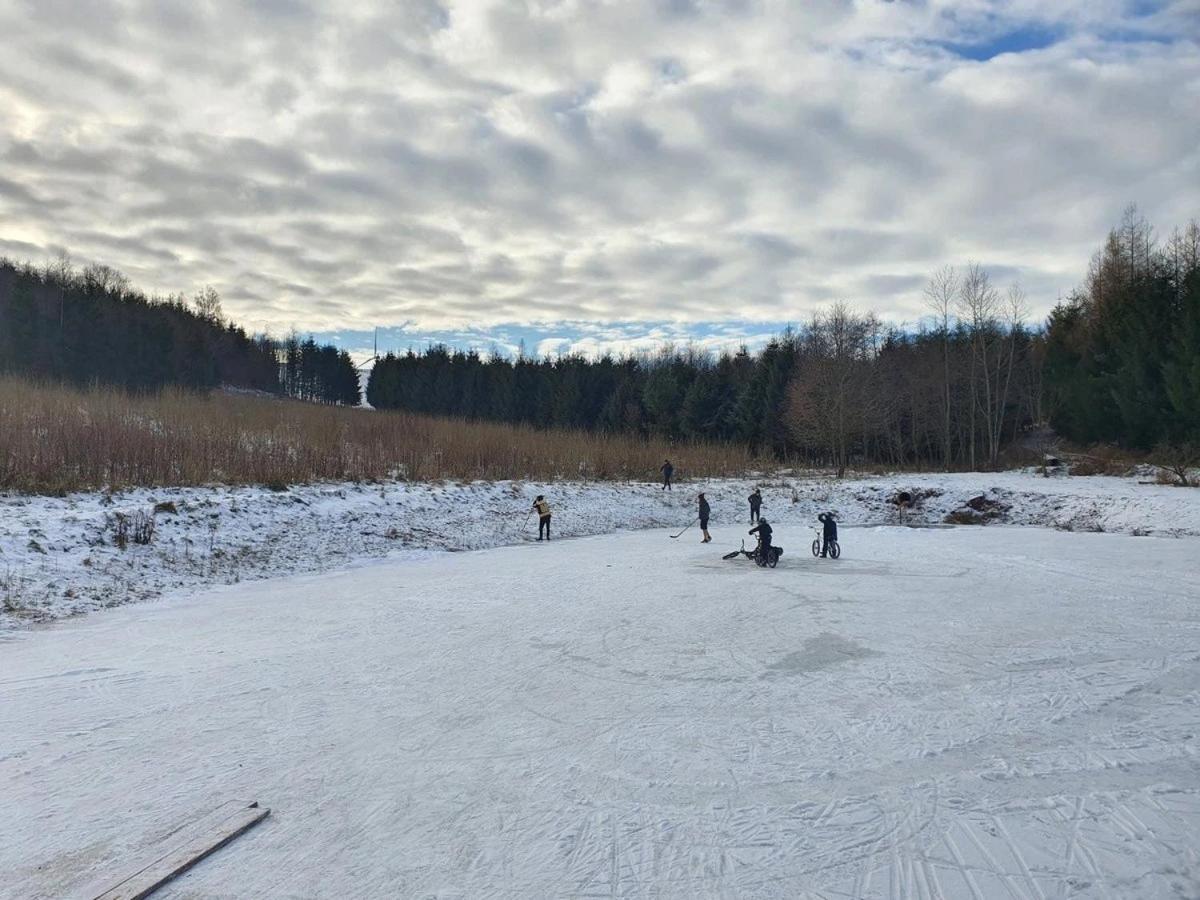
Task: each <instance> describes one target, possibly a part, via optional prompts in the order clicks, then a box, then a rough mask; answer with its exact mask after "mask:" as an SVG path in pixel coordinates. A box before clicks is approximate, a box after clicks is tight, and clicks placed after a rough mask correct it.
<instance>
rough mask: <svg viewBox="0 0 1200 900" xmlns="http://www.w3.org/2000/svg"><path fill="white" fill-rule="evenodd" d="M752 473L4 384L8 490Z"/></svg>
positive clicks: (573, 437) (98, 390) (559, 442)
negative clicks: (670, 469)
mask: <svg viewBox="0 0 1200 900" xmlns="http://www.w3.org/2000/svg"><path fill="white" fill-rule="evenodd" d="M667 457H670V459H671V461H672V462H673V463H674V464H675V467H676V469H677V470H678V471H679V473H680V475H682V476H685V477H687V476H692V477H716V476H733V475H740V474H744V473H745V472H747V471H749V470H750V469H752V468H753V459H752V458H751V457H750V456H749V454H748V453H747V451H746V450H745V449H744V448H741V447H735V446H729V445H722V444H692V443H689V444H671V443H668V442H666V441H658V440H642V439H639V438H635V437H629V436H610V435H600V434H591V433H587V432H580V431H540V430H537V429H533V428H526V427H520V426H510V425H502V424H494V423H487V422H467V421H462V420H455V419H439V418H431V417H428V416H419V415H411V414H406V413H396V412H376V411H371V410H362V409H347V408H341V407H331V406H319V405H315V404H309V403H302V402H299V401H294V400H282V399H276V398H272V397H268V396H245V395H238V394H229V393H225V392H213V393H210V394H197V393H189V392H187V391H182V390H164V391H161V392H159V393H157V394H150V395H131V394H127V393H124V392H122V391H120V390H117V389H114V388H108V387H94V388H89V389H77V388H73V387H68V386H63V385H58V384H36V383H32V382H29V381H25V380H23V379H19V378H12V377H0V490H7V491H17V492H22V493H39V494H61V493H65V492H68V491H78V490H96V489H102V488H108V489H112V490H120V489H125V488H130V487H162V486H172V485H199V484H214V483H216V484H264V485H270V486H273V487H283V486H285V485H288V484H299V483H306V482H314V481H379V480H385V479H403V480H410V481H438V480H444V479H452V480H464V481H465V480H475V479H483V480H501V479H536V480H543V481H548V480H559V479H584V480H627V479H633V480H645V479H651V478H655V477H657V472H658V467H659V466H660V465H661V464H662V461H663V459H665V458H667Z"/></svg>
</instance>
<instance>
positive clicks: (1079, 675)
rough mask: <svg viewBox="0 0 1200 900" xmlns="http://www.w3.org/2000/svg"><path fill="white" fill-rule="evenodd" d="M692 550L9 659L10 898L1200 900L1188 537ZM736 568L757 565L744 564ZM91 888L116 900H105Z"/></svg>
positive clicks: (721, 545)
mask: <svg viewBox="0 0 1200 900" xmlns="http://www.w3.org/2000/svg"><path fill="white" fill-rule="evenodd" d="M846 538H847V540H846V541H845V545H846V546H845V555H844V556H843V558H842V559H841V560H838V561H830V560H814V559H812V558H811V557H810V556H808V555H807V554H806V553H801V552H800V551H801V550H804V548H806V547H807V544H808V542H809V539H810V533H809V531H808V530H807V529H790V528H781V529H780V530H779V531H777V543H780V544H782V545H783V546H784V547H786V548H789V550H788V554H787V555H785V556H784V558H783V561H782V562H781V564H780V567H779V568H778V569H776V570H774V571H771V570H761V569H757V568H755V567H754V566H753V565H752V564H750V563H749V562H748V561H745V560H740V561H732V562H723V561H721V560H720V559H719V557H720V554H721V553H722V552H724V551H725V550H727V549H729V547H727V546H726V544H728V543H729V541H730V540H731V539H732V540H736V539H734V538H732V532H730V534H728V535H727V534H724V533H720V534H718V535H717V540H716V542H714V543H713V544H711V545H707V546H703V547H701V546H699V545H698V544H684V543H682V542H675V541H669V540H667V538H666V533H665V532H648V533H642V534H629V535H621V536H616V537H599V538H587V539H580V540H573V541H562V542H555V543H552V544H549V545H546V546H528V545H526V546H522V547H514V548H507V549H497V550H489V551H481V552H477V553H465V554H454V555H450V556H442V557H438V558H432V559H428V560H418V561H410V562H404V563H386V564H380V565H378V566H374V567H368V568H360V569H357V570H354V571H352V572H349V573H341V574H338V575H336V576H335V575H325V576H312V577H302V578H291V579H286V580H275V581H267V582H260V583H256V584H253V585H248V586H239V587H231V588H225V589H221V590H219V591H216V592H210V593H209V594H207V595H205V596H203V597H197V598H193V599H188V600H179V601H169V602H164V603H160V604H154V605H146V606H137V607H126V608H122V609H116V610H111V611H108V612H103V613H99V614H96V615H93V616H90V617H88V618H87V619H82V620H74V621H66V622H63V623H60V624H57V625H54V626H50V627H45V628H40V629H36V628H35V629H30V630H27V631H23V632H18V633H14V634H11V635H9V636H7V637H6V638H5V639H4V640H3V641H0V711H2V716H0V718H2V719H3V727H0V795H2V796H3V798H4V803H3V804H2V805H0V833H2V834H3V835H4V839H3V841H0V872H3V873H5V874H4V877H3V878H2V879H0V896H4V897H13V898H17V897H20V898H29V897H60V896H94V895H95V893H99V890H102V889H103V888H104V887H105V886H106V878H109V877H111V876H112V875H113V874H114V873H118V872H120V871H121V869H122V865H123V863H125V862H126V861H127V860H128V859H130V858H133V857H136V856H137V855H138V853H139V851H142V850H144V848H146V847H149V846H153V845H155V844H156V843H158V842H160V841H162V840H163V838H164V836H166V835H169V834H170V832H171V830H172V829H173V828H176V827H178V825H179V823H180V822H185V821H188V820H190V819H194V818H196V816H197V815H199V814H203V813H204V812H205V811H207V810H210V809H213V808H216V807H218V806H220V804H221V803H222V802H223V801H225V800H226V799H228V798H229V797H231V796H232V797H245V796H253V797H257V798H259V799H260V800H261V801H262V802H263V803H264V804H266V805H269V806H271V807H272V810H273V813H272V815H271V817H270V818H269V819H267V820H266V821H265V822H264V823H263V824H262V825H261V826H260V827H259V828H257V829H256V830H255V831H253V832H251V833H250V834H248V835H246V836H244V837H243V838H241V839H239V841H237V842H236V843H235V844H232V845H230V847H228V848H226V849H225V850H222V851H221V852H219V853H218V854H216V855H214V856H213V857H211V858H209V859H208V860H206V861H204V862H202V863H201V864H200V865H198V866H197V867H196V868H195V869H193V870H192V871H191V872H190V873H188V874H187V875H185V876H183V877H182V878H181V879H179V880H178V881H177V882H175V883H173V884H172V885H170V886H168V887H167V888H166V889H165V890H164V891H163V893H162V895H161V896H164V897H214V896H217V897H224V896H264V897H265V896H271V897H312V896H327V897H332V896H338V897H374V896H421V897H425V896H430V897H506V898H517V897H520V898H529V897H696V896H718V897H748V898H766V897H780V898H784V897H786V898H796V897H826V898H898V897H929V898H939V897H940V898H947V900H951V898H1024V897H1029V898H1067V897H1114V898H1115V897H1122V898H1123V897H1196V896H1200V761H1198V757H1197V750H1198V748H1200V741H1198V739H1197V736H1196V735H1197V733H1198V730H1200V608H1198V604H1197V600H1198V597H1197V584H1196V575H1197V562H1196V561H1197V559H1200V541H1198V540H1197V539H1195V538H1184V539H1179V540H1165V539H1156V538H1144V537H1143V538H1137V537H1129V536H1118V535H1107V534H1069V533H1058V532H1050V531H1044V530H1035V529H1017V528H989V529H984V530H972V529H951V530H912V529H891V528H879V529H862V530H860V529H855V530H853V531H852V532H848V533H847V535H846ZM734 546H736V543H735V544H734ZM89 891H91V892H92V893H90V894H89Z"/></svg>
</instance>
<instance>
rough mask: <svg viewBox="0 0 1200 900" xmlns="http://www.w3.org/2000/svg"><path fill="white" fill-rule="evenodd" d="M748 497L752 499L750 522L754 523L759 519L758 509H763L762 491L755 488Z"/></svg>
mask: <svg viewBox="0 0 1200 900" xmlns="http://www.w3.org/2000/svg"><path fill="white" fill-rule="evenodd" d="M747 499H748V500H749V501H750V524H751V525H753V524H754V523H755V522H757V521H758V511H759V510H760V509H762V491H760V490H759V489H758V488H755V489H754V493H753V494H751V495H750V496H749V497H748V498H747Z"/></svg>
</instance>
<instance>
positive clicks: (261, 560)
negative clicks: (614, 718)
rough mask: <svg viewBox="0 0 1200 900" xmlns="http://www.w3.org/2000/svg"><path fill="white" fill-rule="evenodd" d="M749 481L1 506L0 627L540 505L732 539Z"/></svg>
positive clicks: (912, 482)
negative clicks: (132, 536)
mask: <svg viewBox="0 0 1200 900" xmlns="http://www.w3.org/2000/svg"><path fill="white" fill-rule="evenodd" d="M752 483H754V482H752V481H737V482H729V481H710V482H695V483H690V484H684V485H679V486H678V488H677V490H675V491H674V492H672V493H669V494H664V493H663V492H662V491H660V490H658V487H657V486H656V485H651V484H644V483H643V484H627V483H626V484H613V483H579V482H561V483H556V484H550V485H542V484H531V483H514V482H501V483H475V484H453V483H446V484H436V485H424V484H404V483H393V484H383V485H373V486H372V485H353V484H346V485H314V486H307V487H296V488H292V489H291V490H289V491H286V492H282V493H275V492H272V491H269V490H266V489H263V488H186V489H175V490H153V491H132V492H128V493H123V494H114V495H111V496H110V495H107V494H99V493H96V494H75V495H71V496H68V497H65V498H49V497H14V496H0V630H4V629H6V628H13V627H20V626H23V625H28V624H30V623H34V622H38V621H43V620H45V619H50V618H58V617H61V616H66V615H71V614H75V613H80V612H87V611H90V610H94V609H98V608H102V607H107V606H115V605H120V604H124V603H128V602H132V601H138V600H146V599H152V598H157V597H161V596H164V595H165V596H172V595H186V594H188V593H191V592H194V591H195V590H197V589H198V588H203V587H207V586H211V585H214V584H232V583H236V582H240V581H246V580H250V579H257V578H264V577H272V576H278V575H281V574H292V573H297V572H322V571H328V570H330V569H331V568H342V567H346V566H349V565H354V564H358V563H361V562H364V561H373V560H378V559H381V558H384V557H391V558H393V559H399V558H411V557H413V556H419V555H423V554H425V553H427V552H428V551H431V550H432V551H438V550H468V549H482V548H487V547H497V546H502V545H505V544H513V543H519V542H521V541H522V540H530V539H531V538H532V536H533V534H534V533H535V532H536V524H535V523H534V522H533V521H532V520H528V521H526V518H525V517H526V512H527V510H528V509H529V506H530V504H531V503H532V501H533V498H534V496H536V495H537V494H538V493H545V494H546V495H547V496H548V497H549V500H550V502H551V504H552V505H553V507H554V528H555V532H556V533H557V534H560V535H569V536H579V535H597V534H608V533H612V532H613V531H616V530H618V529H642V528H654V527H670V526H674V527H675V528H680V527H682V526H683V525H685V524H687V522H689V521H690V520H691V519H692V518H693V517H694V515H695V513H694V509H695V500H694V497H695V492H696V491H697V490H701V489H703V490H705V491H706V492H707V493H708V496H709V499H710V501H711V502H712V505H713V522H714V524H715V525H720V526H722V527H723V526H724V525H726V524H732V523H734V522H742V521H745V519H746V501H745V497H746V495H747V494H748V493H749V492H750V485H751V484H752ZM759 483H761V484H762V485H763V494H764V497H765V507H764V514H765V515H767V516H769V517H770V518H772V519H773V520H775V521H779V522H783V523H788V524H799V523H808V522H812V521H813V520H814V519H815V517H816V514H817V512H819V511H821V510H824V509H832V510H835V511H836V512H837V514H838V516H839V517H840V519H841V521H842V522H843V524H844V525H855V524H865V523H881V522H896V521H897V512H896V508H895V507H894V506H893V505H891V504H890V502H889V501H890V499H891V498H892V497H893V496H894V495H895V494H896V493H897V492H898V491H901V490H906V491H909V492H911V493H913V494H914V495H915V496H916V497H917V504H918V505H917V506H916V508H915V509H914V510H913V511H912V513H911V516H910V521H915V522H928V523H934V522H941V521H943V520H944V519H945V517H946V516H947V515H949V514H951V513H953V512H954V511H955V510H960V509H961V508H962V507H963V505H964V504H965V503H967V502H968V501H969V500H971V499H972V498H974V497H977V496H980V495H983V496H985V498H986V502H985V503H984V504H982V505H983V506H984V507H985V508H986V512H985V513H983V514H979V515H978V516H977V517H979V518H985V517H986V519H987V521H990V522H994V523H1010V524H1024V525H1045V526H1049V527H1056V528H1062V529H1070V530H1075V531H1101V530H1102V531H1108V532H1121V533H1127V534H1135V533H1136V534H1154V535H1197V534H1200V491H1197V490H1189V489H1185V488H1173V487H1164V486H1159V485H1147V484H1139V483H1138V481H1137V480H1136V479H1132V478H1107V477H1092V478H1080V477H1072V478H1065V477H1064V478H1041V477H1038V476H1036V475H1034V474H1026V473H1001V474H985V475H979V474H974V475H917V476H914V475H893V476H881V477H877V478H865V479H851V480H848V481H843V482H837V481H834V480H832V479H829V478H827V477H818V476H807V477H806V476H803V475H797V476H787V475H783V476H771V477H769V478H765V479H761V480H760V482H759ZM156 504H157V505H159V509H160V511H159V512H158V513H156V514H154V519H155V523H156V534H155V536H154V540H153V542H152V543H151V544H149V545H147V546H139V545H136V544H129V545H128V546H127V547H126V549H121V548H120V547H119V546H117V545H116V543H115V528H114V526H115V522H116V520H117V517H118V514H123V515H125V516H127V517H132V516H133V515H135V514H137V513H139V512H141V513H149V512H150V511H151V510H153V508H154V507H155V505H156ZM967 515H969V516H975V515H976V514H975V513H974V512H971V511H969V510H968V512H967ZM689 537H691V535H689ZM733 546H734V547H736V546H737V544H736V543H735V544H734V545H733Z"/></svg>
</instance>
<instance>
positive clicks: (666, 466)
mask: <svg viewBox="0 0 1200 900" xmlns="http://www.w3.org/2000/svg"><path fill="white" fill-rule="evenodd" d="M658 470H659V471H660V472H662V477H663V486H662V489H663V490H664V491H668V490H674V488H672V487H671V474H672V473H673V472H674V471H675V467H674V466H673V465H671V461H670V460H669V459H667V460H663V464H662V465H661V466H660V467H659V469H658Z"/></svg>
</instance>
